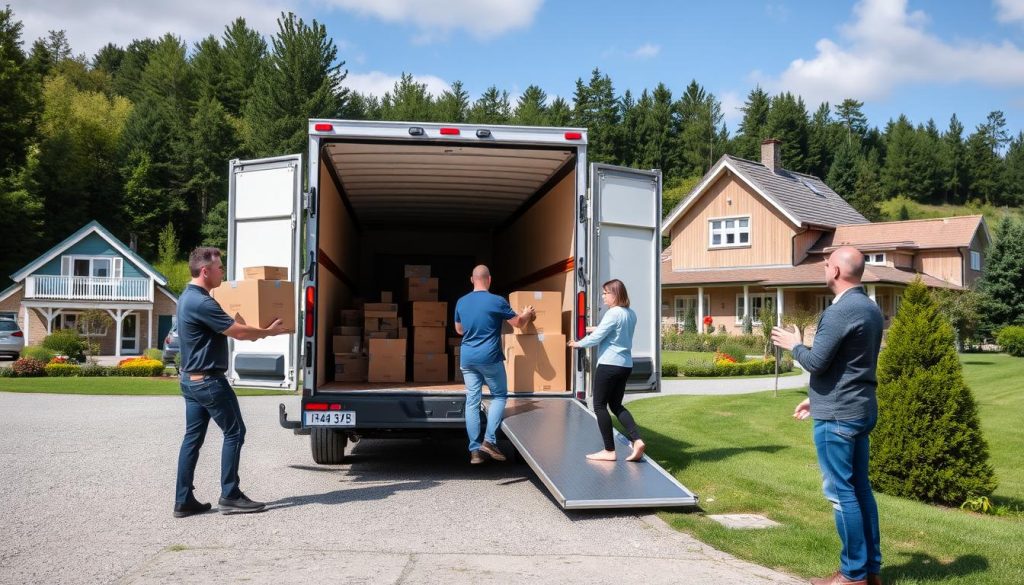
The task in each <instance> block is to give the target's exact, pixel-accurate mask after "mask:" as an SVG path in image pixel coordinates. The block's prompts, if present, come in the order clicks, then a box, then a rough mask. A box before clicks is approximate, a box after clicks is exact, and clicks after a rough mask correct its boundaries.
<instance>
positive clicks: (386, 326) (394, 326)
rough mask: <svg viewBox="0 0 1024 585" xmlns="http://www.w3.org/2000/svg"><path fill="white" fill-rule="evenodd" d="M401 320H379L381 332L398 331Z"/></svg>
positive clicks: (392, 318) (391, 318)
mask: <svg viewBox="0 0 1024 585" xmlns="http://www.w3.org/2000/svg"><path fill="white" fill-rule="evenodd" d="M401 324H402V320H401V319H399V318H398V317H385V318H383V319H381V320H380V330H381V331H398V328H399V327H400V326H401Z"/></svg>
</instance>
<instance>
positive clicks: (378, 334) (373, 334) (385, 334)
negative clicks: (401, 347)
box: [366, 331, 398, 339]
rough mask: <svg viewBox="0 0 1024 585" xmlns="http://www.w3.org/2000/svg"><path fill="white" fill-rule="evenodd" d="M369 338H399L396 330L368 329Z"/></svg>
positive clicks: (367, 336)
mask: <svg viewBox="0 0 1024 585" xmlns="http://www.w3.org/2000/svg"><path fill="white" fill-rule="evenodd" d="M366 338H367V339H398V337H397V336H396V335H395V332H394V331H367V332H366Z"/></svg>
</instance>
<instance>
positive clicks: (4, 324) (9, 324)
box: [0, 319, 18, 331]
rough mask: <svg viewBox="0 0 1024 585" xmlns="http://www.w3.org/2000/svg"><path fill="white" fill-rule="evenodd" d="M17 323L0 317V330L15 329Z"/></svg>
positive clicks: (16, 328)
mask: <svg viewBox="0 0 1024 585" xmlns="http://www.w3.org/2000/svg"><path fill="white" fill-rule="evenodd" d="M17 330H18V324H17V323H15V322H14V321H8V320H6V319H0V331H17Z"/></svg>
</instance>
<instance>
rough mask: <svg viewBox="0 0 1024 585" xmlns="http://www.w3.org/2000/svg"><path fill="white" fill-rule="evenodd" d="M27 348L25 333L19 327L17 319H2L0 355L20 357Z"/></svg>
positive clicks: (0, 325)
mask: <svg viewBox="0 0 1024 585" xmlns="http://www.w3.org/2000/svg"><path fill="white" fill-rule="evenodd" d="M24 348H25V334H24V333H22V331H21V328H20V327H18V322H17V321H11V320H9V319H0V355H7V356H10V357H11V359H15V360H16V359H18V356H19V355H21V350H22V349H24Z"/></svg>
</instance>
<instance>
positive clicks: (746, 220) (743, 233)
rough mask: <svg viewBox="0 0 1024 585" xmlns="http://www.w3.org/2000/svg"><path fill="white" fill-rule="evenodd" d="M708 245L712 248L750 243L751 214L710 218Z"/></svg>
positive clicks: (747, 244) (743, 245) (741, 245)
mask: <svg viewBox="0 0 1024 585" xmlns="http://www.w3.org/2000/svg"><path fill="white" fill-rule="evenodd" d="M708 228H709V229H708V233H709V241H708V245H709V246H710V247H712V248H733V247H745V246H749V245H750V216H749V215H748V216H745V217H723V218H719V219H711V220H708Z"/></svg>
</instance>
